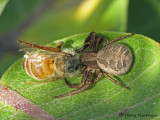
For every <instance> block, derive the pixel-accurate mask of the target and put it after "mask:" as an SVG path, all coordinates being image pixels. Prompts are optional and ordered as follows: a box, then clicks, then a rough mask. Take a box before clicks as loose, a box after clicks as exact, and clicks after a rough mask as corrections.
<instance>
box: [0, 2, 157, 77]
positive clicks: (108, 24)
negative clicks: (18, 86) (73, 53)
mask: <svg viewBox="0 0 160 120" xmlns="http://www.w3.org/2000/svg"><path fill="white" fill-rule="evenodd" d="M159 6H160V0H34V1H33V0H26V1H22V0H10V1H9V2H8V3H7V5H6V7H5V9H4V10H3V13H2V14H1V16H0V77H1V76H2V75H3V73H4V72H5V70H7V69H8V68H9V66H10V65H11V64H13V63H14V61H16V60H17V59H19V58H20V57H22V56H23V53H21V52H19V51H18V50H19V49H20V45H19V44H17V40H19V39H20V40H25V41H28V42H32V43H37V44H41V45H43V44H47V43H49V42H51V41H54V40H56V39H60V38H63V37H66V36H69V35H73V34H78V33H84V32H91V31H97V32H98V31H117V32H132V33H138V34H143V35H145V36H148V37H150V38H152V39H154V40H156V41H157V42H160V38H159V37H160V7H159Z"/></svg>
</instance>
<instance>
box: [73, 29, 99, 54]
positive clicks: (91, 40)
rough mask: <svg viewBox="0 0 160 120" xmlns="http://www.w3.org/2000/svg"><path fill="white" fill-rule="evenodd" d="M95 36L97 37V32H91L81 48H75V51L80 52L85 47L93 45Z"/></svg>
mask: <svg viewBox="0 0 160 120" xmlns="http://www.w3.org/2000/svg"><path fill="white" fill-rule="evenodd" d="M96 37H97V34H96V33H95V32H91V33H90V34H89V36H88V37H87V38H86V39H85V41H84V45H83V46H82V47H81V48H79V49H77V50H76V52H77V53H78V52H81V51H83V50H85V49H86V48H87V47H90V48H91V47H94V43H95V40H96ZM92 42H93V43H92ZM91 44H92V45H91Z"/></svg>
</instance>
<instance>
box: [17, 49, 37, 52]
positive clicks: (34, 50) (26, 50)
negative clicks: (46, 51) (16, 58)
mask: <svg viewBox="0 0 160 120" xmlns="http://www.w3.org/2000/svg"><path fill="white" fill-rule="evenodd" d="M37 50H38V49H37V48H22V49H20V50H19V51H20V52H21V51H24V52H25V53H31V52H36V51H37Z"/></svg>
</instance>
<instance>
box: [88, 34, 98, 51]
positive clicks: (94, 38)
mask: <svg viewBox="0 0 160 120" xmlns="http://www.w3.org/2000/svg"><path fill="white" fill-rule="evenodd" d="M90 35H91V36H90V44H89V50H91V51H94V47H95V43H96V40H97V39H96V38H97V37H98V36H97V35H96V33H95V32H92V33H90Z"/></svg>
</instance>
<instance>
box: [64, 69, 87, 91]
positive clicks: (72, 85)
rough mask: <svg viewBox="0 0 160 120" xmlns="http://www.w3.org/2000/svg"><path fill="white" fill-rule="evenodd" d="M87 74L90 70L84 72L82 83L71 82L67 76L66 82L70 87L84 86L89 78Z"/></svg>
mask: <svg viewBox="0 0 160 120" xmlns="http://www.w3.org/2000/svg"><path fill="white" fill-rule="evenodd" d="M87 74H88V71H85V73H84V74H83V77H82V80H81V83H80V84H70V83H69V82H68V81H67V80H66V78H64V80H65V82H66V84H67V85H68V87H70V88H77V89H78V88H80V87H82V86H83V85H84V84H85V83H86V80H87Z"/></svg>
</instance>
